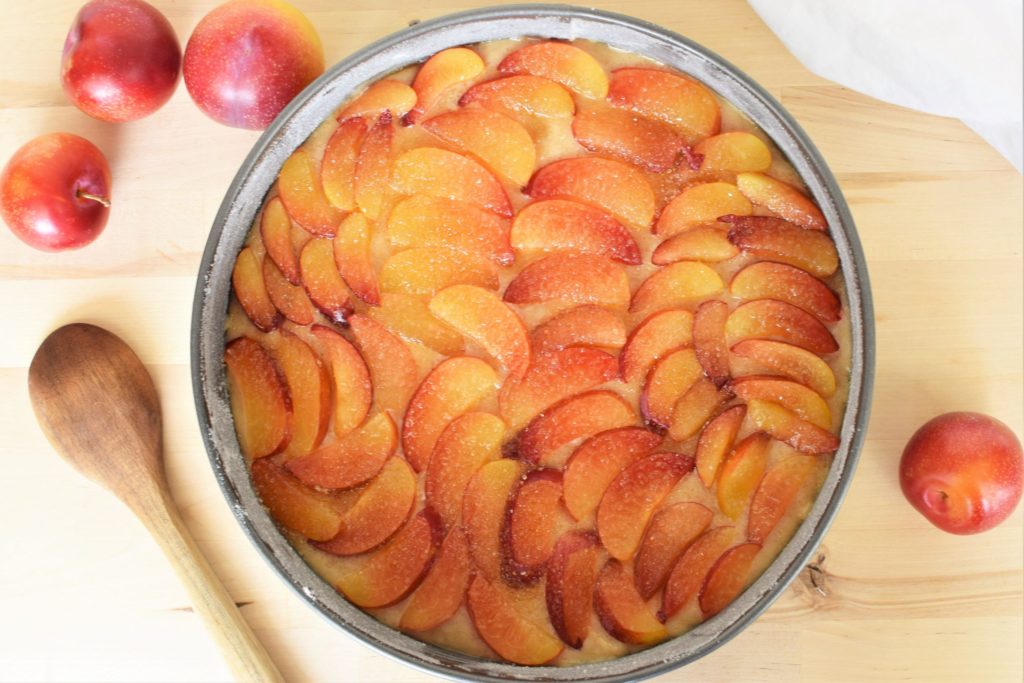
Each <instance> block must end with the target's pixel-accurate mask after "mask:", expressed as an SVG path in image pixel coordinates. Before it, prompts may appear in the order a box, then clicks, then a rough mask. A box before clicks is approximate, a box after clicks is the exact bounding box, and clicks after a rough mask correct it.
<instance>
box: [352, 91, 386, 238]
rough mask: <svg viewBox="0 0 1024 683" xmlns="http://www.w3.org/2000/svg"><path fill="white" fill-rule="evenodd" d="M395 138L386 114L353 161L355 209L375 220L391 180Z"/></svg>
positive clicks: (382, 206)
mask: <svg viewBox="0 0 1024 683" xmlns="http://www.w3.org/2000/svg"><path fill="white" fill-rule="evenodd" d="M394 135H395V126H394V123H393V122H392V119H391V112H390V111H385V112H384V113H383V114H381V115H380V118H378V119H377V122H376V123H375V124H373V127H372V128H370V131H369V132H368V133H367V134H366V138H365V139H364V140H363V145H362V147H361V148H360V149H359V158H358V159H357V160H356V177H355V200H356V206H358V207H359V209H360V210H361V211H362V212H363V213H364V214H366V216H367V217H369V218H372V219H374V220H376V219H377V218H379V217H380V214H381V212H382V211H383V210H384V198H385V197H386V196H387V193H388V184H389V183H390V180H391V144H392V140H393V138H394Z"/></svg>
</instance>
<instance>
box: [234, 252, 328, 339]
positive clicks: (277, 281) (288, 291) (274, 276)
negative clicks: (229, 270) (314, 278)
mask: <svg viewBox="0 0 1024 683" xmlns="http://www.w3.org/2000/svg"><path fill="white" fill-rule="evenodd" d="M236 268H237V265H236ZM263 284H264V285H265V286H266V288H267V296H269V297H270V301H271V303H272V304H273V306H274V308H276V309H277V310H278V311H280V312H281V313H282V314H284V317H285V318H287V319H288V320H291V321H292V322H293V323H295V324H296V325H311V324H313V320H315V319H316V309H315V308H313V303H312V302H311V301H310V300H309V297H308V296H307V295H306V290H305V289H303V288H302V285H293V284H292V283H290V282H288V279H287V278H286V277H285V276H284V274H283V273H282V272H281V271H280V270H279V269H278V267H277V266H276V265H274V262H273V261H272V260H270V259H269V258H265V259H263ZM236 294H237V291H236ZM244 308H245V307H244V306H243V309H244Z"/></svg>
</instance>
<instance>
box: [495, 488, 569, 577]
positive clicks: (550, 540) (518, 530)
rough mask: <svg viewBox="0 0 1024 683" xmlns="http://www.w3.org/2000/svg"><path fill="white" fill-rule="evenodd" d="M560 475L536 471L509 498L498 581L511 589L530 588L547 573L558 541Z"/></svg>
mask: <svg viewBox="0 0 1024 683" xmlns="http://www.w3.org/2000/svg"><path fill="white" fill-rule="evenodd" d="M561 499H562V473H561V472H559V471H558V470H553V469H537V470H533V471H532V472H530V473H529V474H527V475H526V476H525V477H524V478H523V479H522V481H521V482H520V483H519V485H518V486H516V487H515V488H514V489H513V490H512V493H511V494H509V499H508V512H507V513H506V515H505V524H504V526H503V527H502V532H501V545H502V562H501V577H502V579H504V580H505V583H507V584H508V585H510V586H517V587H521V586H530V585H533V584H534V583H536V582H537V581H538V580H540V578H541V577H542V576H543V575H544V573H545V572H546V571H547V564H548V560H549V559H550V558H551V554H552V553H553V552H554V550H555V543H556V542H557V541H558V531H559V529H558V522H559V519H558V517H559V513H558V510H559V507H560V505H561V503H560V501H561Z"/></svg>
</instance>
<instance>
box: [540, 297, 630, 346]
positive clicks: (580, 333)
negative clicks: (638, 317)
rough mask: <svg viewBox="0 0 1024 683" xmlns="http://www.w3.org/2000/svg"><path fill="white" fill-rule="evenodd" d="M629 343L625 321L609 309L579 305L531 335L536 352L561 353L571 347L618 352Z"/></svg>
mask: <svg viewBox="0 0 1024 683" xmlns="http://www.w3.org/2000/svg"><path fill="white" fill-rule="evenodd" d="M625 343H626V326H625V325H624V324H623V323H622V319H621V318H619V316H617V315H615V314H614V313H612V312H611V311H609V310H608V309H606V308H601V307H600V306H594V305H583V306H576V307H575V308H569V309H567V310H565V311H562V312H561V313H558V314H556V315H554V316H552V317H551V318H549V319H548V320H546V321H544V322H543V323H541V324H540V325H538V326H537V327H536V328H535V329H534V330H533V334H531V335H530V345H531V347H532V348H533V351H534V353H541V352H543V351H558V350H561V349H564V348H566V347H569V346H597V347H601V348H606V349H618V348H621V347H622V345H623V344H625Z"/></svg>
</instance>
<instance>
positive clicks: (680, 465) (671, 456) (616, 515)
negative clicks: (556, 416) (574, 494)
mask: <svg viewBox="0 0 1024 683" xmlns="http://www.w3.org/2000/svg"><path fill="white" fill-rule="evenodd" d="M692 469H693V458H692V457H690V456H688V455H683V454H681V453H654V454H653V455H648V456H645V457H643V458H640V459H639V460H637V461H635V462H633V463H632V464H630V465H629V466H627V467H626V469H624V470H623V471H622V472H621V473H620V474H619V476H617V477H615V479H614V481H612V483H611V484H610V485H609V486H608V490H607V491H605V493H604V496H603V497H602V498H601V504H600V505H599V506H598V508H597V532H598V534H600V536H601V543H603V544H604V547H605V548H607V549H608V552H609V553H610V554H611V556H612V557H614V558H616V559H619V560H623V561H625V560H628V559H630V558H631V557H633V554H634V553H635V552H636V549H637V547H638V546H639V545H640V540H641V539H642V538H643V534H644V529H646V528H647V522H649V521H650V519H651V516H652V515H653V514H654V510H655V509H656V508H657V507H658V505H659V504H660V503H661V501H662V500H663V499H664V498H665V496H667V495H668V494H669V492H670V491H671V490H672V489H673V488H674V487H675V485H676V483H677V482H678V481H679V480H680V479H682V478H683V477H684V476H685V475H687V474H689V472H690V471H691V470H692ZM634 590H635V589H634Z"/></svg>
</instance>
